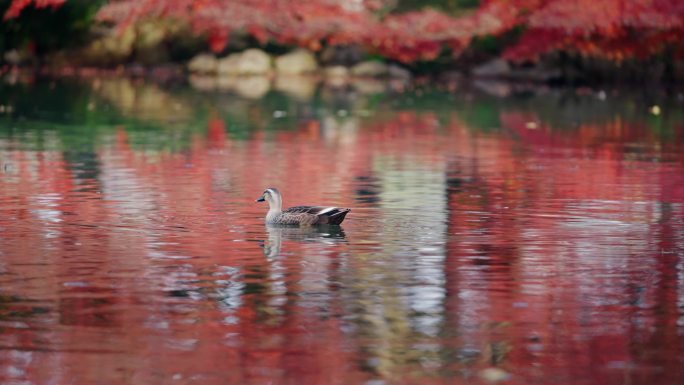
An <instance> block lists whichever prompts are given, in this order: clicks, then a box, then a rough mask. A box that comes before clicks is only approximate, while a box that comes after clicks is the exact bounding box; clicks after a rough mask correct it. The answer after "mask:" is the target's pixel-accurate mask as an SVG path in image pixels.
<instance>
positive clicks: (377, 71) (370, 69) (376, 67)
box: [351, 61, 389, 77]
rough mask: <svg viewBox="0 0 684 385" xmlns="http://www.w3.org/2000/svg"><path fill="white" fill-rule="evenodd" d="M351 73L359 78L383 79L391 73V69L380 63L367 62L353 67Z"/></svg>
mask: <svg viewBox="0 0 684 385" xmlns="http://www.w3.org/2000/svg"><path fill="white" fill-rule="evenodd" d="M351 73H352V75H354V76H359V77H381V76H386V75H387V74H388V73H389V68H388V67H387V64H385V63H382V62H379V61H365V62H361V63H359V64H357V65H355V66H353V67H352V68H351Z"/></svg>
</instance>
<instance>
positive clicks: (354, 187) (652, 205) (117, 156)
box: [0, 86, 684, 384]
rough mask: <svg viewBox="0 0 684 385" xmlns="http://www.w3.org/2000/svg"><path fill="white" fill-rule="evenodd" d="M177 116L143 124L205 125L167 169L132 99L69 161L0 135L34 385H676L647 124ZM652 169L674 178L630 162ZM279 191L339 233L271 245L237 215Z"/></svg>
mask: <svg viewBox="0 0 684 385" xmlns="http://www.w3.org/2000/svg"><path fill="white" fill-rule="evenodd" d="M113 87H114V86H113ZM116 87H118V86H116ZM116 87H114V88H116ZM124 87H128V86H124ZM131 87H133V88H135V87H134V86H131ZM114 88H112V89H114ZM159 90H160V89H156V91H153V92H150V94H155V93H156V92H157V91H159ZM108 92H109V91H108ZM112 92H114V91H112ZM160 92H166V91H160ZM103 95H104V94H103ZM188 95H193V96H194V94H183V93H180V94H172V96H155V97H157V98H159V99H158V100H164V102H149V103H141V104H140V106H141V107H140V108H143V109H144V108H152V109H156V108H159V109H163V108H164V107H162V106H163V105H166V103H167V102H168V101H170V100H177V101H179V102H180V103H181V104H185V105H188V106H194V107H197V110H196V111H198V112H192V113H196V114H198V115H200V117H199V119H200V120H201V121H202V122H203V123H201V124H200V127H199V128H198V127H195V126H193V127H191V128H189V127H186V128H183V127H180V128H179V126H182V124H180V125H173V126H174V127H173V129H174V130H184V129H187V130H190V134H189V135H186V136H183V137H182V138H176V139H173V140H177V141H178V142H179V143H182V146H177V147H170V148H166V150H162V149H160V148H159V147H153V146H150V143H155V141H156V140H160V139H158V138H155V137H156V136H163V135H162V132H160V131H159V130H158V129H155V128H154V127H148V126H145V125H144V124H140V123H139V122H140V121H142V122H145V121H156V119H158V118H161V120H159V121H161V122H163V121H166V120H164V119H167V117H163V116H162V117H160V116H158V115H155V114H149V113H147V112H146V111H144V110H136V108H137V107H136V106H133V105H131V104H130V103H128V102H127V103H128V104H126V103H123V102H122V104H117V103H114V102H113V103H114V104H116V105H120V106H129V107H126V108H131V109H129V110H126V109H125V108H123V107H122V111H129V112H130V113H131V115H132V116H134V117H135V119H140V121H137V120H128V121H126V124H127V125H126V127H119V128H114V127H108V128H104V129H102V131H100V132H99V133H98V135H99V136H95V138H94V139H92V141H91V142H89V143H88V145H87V146H75V147H76V148H75V149H74V151H71V149H67V150H64V151H62V148H61V147H62V146H64V142H62V139H61V138H60V136H59V135H55V134H54V132H52V131H49V130H48V131H46V132H45V133H44V135H43V137H44V138H50V139H49V143H48V144H49V145H48V144H45V147H46V148H48V149H53V150H54V149H59V151H50V150H44V151H37V152H32V151H24V150H23V149H21V146H20V145H21V143H23V141H24V140H25V138H26V137H30V136H31V135H32V134H33V132H32V131H30V130H28V132H26V133H23V134H22V135H17V136H16V137H10V136H8V134H6V133H3V139H0V149H1V150H0V153H1V154H2V156H1V157H0V159H1V160H2V162H3V163H11V164H12V165H13V166H12V167H11V168H8V169H7V170H8V171H0V172H4V173H3V174H2V178H0V201H1V202H3V205H5V203H6V204H7V206H6V208H5V207H3V213H2V214H3V215H2V216H0V228H2V229H3V237H0V251H2V252H3V254H2V258H3V263H4V265H0V269H5V270H4V271H9V273H11V274H14V275H15V276H18V277H35V278H36V279H27V280H26V281H25V282H24V281H9V283H8V284H7V285H3V296H2V298H3V300H2V301H1V302H2V305H1V306H5V304H6V303H7V302H8V301H6V300H5V298H11V300H10V301H9V302H10V303H12V302H13V301H14V302H17V303H16V304H15V303H12V304H11V305H10V306H15V307H18V308H21V307H22V306H25V304H24V302H26V301H39V302H40V305H39V306H37V308H38V309H43V310H39V311H37V312H33V313H31V314H30V317H27V318H28V319H29V321H26V320H21V322H35V323H36V324H40V325H42V327H43V329H39V328H35V329H32V328H29V329H27V330H26V331H22V332H19V331H13V332H8V333H10V334H12V333H16V336H17V338H15V339H14V340H12V343H14V344H15V345H16V346H20V347H34V345H29V344H30V343H35V344H37V346H39V347H40V348H43V349H52V350H54V351H56V352H53V353H50V354H43V355H36V357H33V358H32V359H33V360H34V361H33V363H32V364H30V365H25V367H26V368H27V369H26V373H25V377H27V378H29V379H32V380H34V382H41V381H40V379H41V378H42V377H41V376H47V375H49V374H50V373H51V370H50V368H54V367H55V366H56V365H60V367H62V368H65V369H63V372H64V373H65V374H64V375H65V376H68V375H69V374H71V373H75V371H76V369H72V368H77V367H82V365H83V364H84V362H87V363H88V364H92V365H91V366H92V367H100V368H103V369H102V370H106V371H107V372H108V373H117V371H116V368H117V367H124V368H125V369H126V370H127V371H128V374H125V375H126V376H131V375H132V376H134V377H135V378H136V380H140V381H142V382H155V381H157V382H158V381H159V379H160V378H162V379H163V380H165V382H169V381H170V380H171V379H172V378H173V376H175V375H179V376H181V378H182V379H183V378H188V377H189V376H192V375H194V374H197V373H203V374H204V375H206V376H207V377H206V378H204V379H203V381H205V382H206V383H209V384H211V383H225V382H226V379H228V380H229V382H234V383H258V382H260V381H262V382H265V381H266V380H274V381H275V382H278V381H280V382H287V381H288V379H289V378H294V377H297V378H298V379H299V380H300V381H301V383H331V384H334V383H339V384H342V383H360V382H363V381H365V380H368V379H369V378H377V377H380V378H385V379H388V380H389V381H396V382H401V381H403V380H404V379H406V378H408V380H407V381H409V382H411V381H413V377H410V376H408V374H410V373H413V374H414V375H415V376H416V377H415V379H416V380H415V381H414V382H415V383H419V382H420V381H422V380H424V379H425V377H426V376H429V375H430V374H434V373H437V374H436V375H437V376H451V377H454V376H467V373H468V370H469V369H471V368H481V367H484V366H490V365H499V366H503V367H504V368H506V369H507V370H509V371H513V372H515V373H517V374H518V375H519V376H520V377H521V378H525V379H528V378H531V379H535V378H538V377H537V376H538V375H539V373H542V374H546V375H548V373H551V374H553V375H557V376H558V378H564V379H569V378H570V376H571V375H578V376H579V375H581V376H584V377H587V378H594V379H597V380H600V381H599V382H612V381H617V380H616V376H617V374H616V373H612V372H609V371H608V373H607V372H606V370H605V367H606V365H610V362H618V363H620V362H627V365H631V363H632V362H635V364H636V365H641V364H644V365H646V364H648V365H652V366H660V367H664V368H665V370H664V371H663V373H667V374H663V377H662V378H663V379H664V380H665V381H666V382H668V381H669V382H672V383H675V381H676V380H678V378H676V376H678V373H679V372H678V370H677V366H676V365H677V362H676V359H674V358H672V357H679V356H681V338H680V337H679V331H680V329H681V328H680V327H679V326H678V325H677V322H679V318H681V317H680V314H679V313H680V312H679V310H678V307H677V306H678V301H680V300H681V298H684V293H682V290H681V289H680V288H681V287H682V284H681V277H680V275H678V274H677V271H678V270H677V269H678V266H679V264H681V257H680V255H681V252H680V251H681V250H682V248H683V247H684V245H683V244H682V242H681V239H683V238H684V234H682V232H683V231H684V230H683V228H684V223H682V220H681V218H682V217H684V215H683V214H684V212H683V210H684V209H683V204H682V202H681V197H682V196H683V195H684V194H682V191H681V189H682V185H684V182H683V181H682V175H684V173H682V163H681V162H680V161H678V160H676V159H671V158H672V157H676V154H675V155H672V151H671V150H672V149H673V148H677V146H681V140H680V137H679V136H676V135H681V134H676V133H677V132H679V131H677V130H680V129H673V130H674V132H675V136H674V137H675V138H676V139H675V140H674V142H673V143H669V144H662V147H659V146H661V144H659V141H661V140H662V139H661V138H659V137H657V136H655V135H653V134H652V132H651V130H650V129H649V128H648V127H647V126H644V125H639V124H636V125H629V126H626V125H623V126H620V125H619V124H618V123H615V122H613V123H609V124H596V125H595V126H580V127H578V128H576V129H574V130H563V131H558V130H553V129H552V128H551V126H549V124H548V123H544V122H543V121H542V119H539V118H538V117H537V116H534V115H530V114H522V113H521V114H518V115H516V114H514V113H511V112H509V111H504V112H502V113H500V114H498V116H497V119H498V121H499V123H501V124H500V126H501V127H499V130H500V132H497V133H495V134H493V133H490V132H487V131H482V130H480V128H481V127H479V126H471V125H468V124H465V123H462V121H461V115H460V114H458V113H453V112H450V111H443V110H440V111H438V113H434V112H431V111H430V106H429V105H425V104H422V105H421V102H420V101H419V100H418V99H416V100H414V102H415V104H416V105H417V106H414V107H410V106H404V107H402V108H401V109H400V111H395V110H393V107H392V103H394V101H390V100H389V99H391V97H388V98H389V99H388V100H382V99H381V98H380V99H373V98H368V99H364V98H361V99H360V100H357V99H354V98H353V97H352V96H349V95H346V94H333V95H325V94H324V95H323V96H322V97H323V98H324V99H323V100H322V101H321V100H318V101H316V102H317V103H318V102H320V103H321V106H318V107H312V106H311V102H309V101H302V100H296V101H293V100H291V99H289V98H287V97H286V96H284V94H280V93H269V94H267V95H266V96H265V97H264V98H263V99H259V100H246V99H240V98H235V97H234V96H232V95H229V94H222V93H217V94H214V95H205V96H203V97H198V100H195V101H193V102H192V103H190V99H189V96H188ZM413 97H415V96H413ZM174 98H175V99H174ZM435 103H436V102H435ZM451 103H456V104H458V102H456V101H452V102H451ZM428 104H429V103H428ZM144 106H147V107H144ZM155 106H156V107H155ZM490 107H491V106H490ZM97 108H99V107H97ZM432 108H433V109H434V108H436V107H434V105H433V107H432ZM437 108H439V107H437ZM507 108H508V109H513V110H515V108H514V107H511V106H506V107H505V108H504V107H502V106H497V105H494V107H492V108H490V109H489V110H487V111H493V112H494V113H498V112H501V111H502V110H505V109H507ZM276 109H277V110H281V111H287V112H288V115H287V117H285V118H283V119H274V118H273V114H272V111H273V110H276ZM359 110H364V111H367V112H369V114H371V115H370V116H362V114H357V113H356V112H357V111H359ZM184 111H186V113H187V114H190V113H191V111H189V110H184ZM193 111H194V110H193ZM339 111H345V112H344V113H339ZM416 111H418V112H416ZM345 114H348V115H345ZM205 115H206V116H205ZM178 119H194V118H193V117H192V116H191V115H185V114H181V115H180V117H178ZM202 119H203V120H202ZM281 120H282V121H281ZM276 121H277V122H276ZM528 121H535V122H538V121H542V122H541V123H540V124H539V125H538V126H537V127H536V128H535V129H532V130H530V129H528V128H526V126H525V123H527V122H528ZM205 123H206V124H205ZM108 124H113V123H112V122H109V123H108ZM193 124H194V125H197V123H193ZM236 127H240V128H236ZM501 131H503V133H502V132H501ZM528 131H529V132H528ZM506 135H511V137H508V136H506ZM60 143H61V144H60ZM633 143H639V144H640V146H641V147H640V148H641V150H640V151H642V152H641V154H642V156H638V157H634V158H629V157H628V159H627V160H626V161H625V156H624V154H625V153H626V152H627V153H629V149H630V148H631V147H630V146H633ZM179 148H180V149H182V151H174V149H179ZM658 148H660V149H661V150H658ZM658 151H661V153H662V156H661V157H660V158H659V159H661V160H668V159H669V160H671V161H670V162H669V163H657V162H651V161H647V162H644V161H642V160H643V159H646V160H647V158H648V157H650V156H653V155H654V154H657V152H658ZM270 185H277V186H278V187H279V188H281V189H282V190H283V191H284V193H285V196H286V197H287V199H288V201H287V204H292V205H294V204H298V203H326V202H330V203H336V204H340V205H345V206H351V207H353V209H354V210H353V212H352V215H351V216H350V220H349V222H348V223H347V222H345V226H344V230H343V231H344V232H342V231H340V232H338V233H334V232H332V231H328V230H320V229H299V228H294V229H293V228H284V229H283V228H275V229H274V228H264V227H263V224H262V223H261V218H262V217H263V214H264V213H263V207H258V206H256V205H253V203H252V201H253V198H254V196H255V192H256V193H257V194H258V192H260V191H262V189H263V188H264V187H266V186H270ZM319 200H324V201H323V202H319ZM27 230H29V231H27ZM17 239H22V241H21V242H16V240H17ZM615 240H618V241H615ZM262 243H263V246H264V248H263V249H261V248H260V247H259V245H260V244H262ZM39 281H40V283H39ZM3 282H4V281H3ZM41 311H42V312H44V313H41ZM10 321H20V319H18V318H16V317H15V318H10ZM56 325H59V327H57V326H56ZM29 341H37V342H29ZM102 346H106V347H107V352H108V353H107V354H117V359H116V360H111V362H110V361H106V360H104V359H103V358H102V356H101V354H104V353H103V352H102V351H100V350H97V349H102ZM73 347H76V348H77V350H79V349H80V351H81V353H83V354H85V358H84V356H76V355H70V354H69V353H68V352H63V351H61V350H60V349H61V348H65V349H66V348H73ZM87 352H91V353H87ZM119 355H122V356H126V357H128V358H120V357H119ZM188 355H192V357H193V359H192V360H188V359H187V357H188ZM141 357H142V361H144V363H143V364H141V363H139V362H137V360H140V359H141ZM104 361H106V362H104ZM303 362H305V363H306V365H303V364H302V363H303ZM534 365H538V366H534ZM535 367H538V368H543V369H527V368H535ZM42 368H46V369H42ZM535 370H539V372H535ZM131 373H133V374H131ZM573 373H578V374H573ZM622 374H623V373H620V375H622ZM116 375H117V374H112V376H116ZM101 376H102V374H101V373H98V372H96V371H95V370H93V372H88V373H85V374H84V378H87V379H93V381H95V380H94V379H100V378H101ZM121 376H124V374H121ZM107 378H110V377H107ZM554 378H555V377H554ZM649 378H650V377H649ZM166 380H169V381H166ZM670 380H672V381H670Z"/></svg>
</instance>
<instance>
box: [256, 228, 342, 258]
mask: <svg viewBox="0 0 684 385" xmlns="http://www.w3.org/2000/svg"><path fill="white" fill-rule="evenodd" d="M266 231H267V233H268V239H267V240H266V241H265V242H264V243H263V244H262V246H263V248H264V255H265V256H266V257H267V258H268V259H272V258H276V257H278V256H279V255H280V250H281V248H282V244H283V240H285V241H293V242H299V243H311V244H313V243H318V244H328V245H334V244H339V243H346V241H347V239H346V235H345V233H344V230H343V229H342V228H341V227H340V226H335V225H329V226H325V225H324V226H312V227H299V226H285V225H267V226H266Z"/></svg>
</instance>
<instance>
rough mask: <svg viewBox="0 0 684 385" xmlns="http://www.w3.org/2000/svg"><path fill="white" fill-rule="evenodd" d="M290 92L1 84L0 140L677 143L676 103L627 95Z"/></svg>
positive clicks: (41, 146) (56, 144)
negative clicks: (376, 133)
mask: <svg viewBox="0 0 684 385" xmlns="http://www.w3.org/2000/svg"><path fill="white" fill-rule="evenodd" d="M301 81H302V82H304V81H305V80H301ZM288 87H289V88H286V87H281V88H283V90H279V89H277V87H276V88H275V89H269V90H268V91H267V92H265V93H263V95H257V96H260V97H254V96H253V95H252V96H250V97H245V96H241V95H240V94H239V93H235V92H231V91H225V90H224V91H217V90H211V91H199V90H195V89H193V88H191V87H190V86H189V85H182V84H181V85H178V84H174V85H162V84H155V83H152V82H145V81H141V80H132V79H128V78H108V79H85V80H83V79H81V80H75V79H58V80H51V79H46V80H36V81H31V82H18V83H15V84H6V85H5V86H4V87H3V88H2V90H1V91H0V105H1V106H2V111H1V113H0V137H1V138H5V139H14V141H15V145H19V146H21V148H24V149H33V150H38V151H42V150H63V149H72V150H73V149H79V150H90V149H94V148H96V147H97V146H98V145H100V144H102V143H106V142H108V141H111V140H112V138H113V135H114V134H115V133H116V132H118V131H121V130H123V132H125V133H126V134H127V136H128V137H127V141H128V143H129V144H130V145H131V146H132V147H133V148H136V149H145V150H155V151H183V150H185V149H187V148H188V147H189V146H190V143H191V140H192V138H193V137H195V136H198V135H199V136H200V137H204V136H206V135H207V132H208V129H207V128H208V127H209V126H210V124H211V122H212V121H216V120H217V119H218V121H221V122H223V127H221V130H223V131H225V133H226V134H227V135H228V137H229V138H230V139H231V140H238V141H239V140H246V139H249V138H251V137H252V136H253V135H254V133H255V132H257V131H264V132H266V133H275V132H280V131H290V130H297V129H300V128H302V126H303V125H305V124H307V123H311V122H317V123H318V124H324V123H325V122H326V119H328V120H329V121H331V122H334V123H335V124H337V125H341V124H344V123H345V122H348V121H350V122H352V123H355V119H358V120H359V121H361V122H364V121H381V120H383V119H389V118H391V117H392V116H394V115H396V114H397V113H399V112H402V111H411V112H414V113H418V114H427V113H429V114H432V115H433V116H434V117H435V118H436V119H437V121H438V122H439V125H440V126H444V125H446V124H449V123H452V122H453V120H454V119H457V120H458V121H459V122H461V123H462V124H463V125H464V126H465V127H466V128H467V129H468V130H471V131H473V132H480V133H483V134H487V133H493V132H499V131H501V130H502V128H508V129H510V128H511V127H510V125H511V124H510V122H508V123H507V122H505V121H502V119H505V118H506V117H508V118H510V117H511V115H512V114H513V115H514V114H519V115H521V116H522V119H527V120H528V121H530V122H532V123H534V125H533V126H532V127H534V128H536V127H537V125H543V126H544V127H545V129H547V130H549V131H551V132H553V131H558V132H568V133H570V134H575V133H577V132H578V131H580V130H581V128H582V127H583V126H586V125H595V126H596V127H597V128H598V129H604V128H605V127H606V126H611V125H613V126H614V125H623V124H628V125H639V126H643V127H646V128H647V130H648V131H650V132H652V133H653V134H654V135H655V136H656V140H657V141H662V142H666V141H669V140H672V139H673V137H674V136H675V133H674V127H675V126H676V125H680V124H681V122H682V121H684V112H682V111H684V110H683V109H682V108H680V107H681V104H682V102H681V100H677V98H676V97H674V98H665V97H659V98H654V97H650V98H649V97H647V96H643V95H637V94H634V93H629V92H623V93H612V94H609V95H608V96H605V95H606V94H605V93H603V96H597V95H601V94H600V93H596V92H593V93H592V92H589V93H587V92H584V93H577V92H576V91H574V90H546V89H540V90H538V92H524V93H515V92H503V95H500V94H497V93H502V92H499V91H494V92H492V91H491V90H489V93H488V92H483V91H481V90H478V89H476V88H467V89H464V90H456V91H451V92H446V91H442V90H440V89H438V88H436V87H421V88H419V89H412V88H408V89H406V90H404V91H402V92H397V91H392V90H391V89H390V88H389V87H384V88H383V87H382V85H380V86H378V85H375V88H370V89H369V90H366V91H365V92H360V91H359V90H357V89H354V88H352V87H346V88H329V87H325V86H323V85H317V84H313V85H310V86H309V87H308V88H307V91H306V92H303V91H294V90H293V85H292V84H289V85H288ZM500 87H503V86H500ZM483 89H485V90H487V89H488V88H486V87H485V88H483ZM499 89H500V88H497V89H496V90H499ZM504 89H505V87H504ZM601 92H603V91H601ZM680 99H681V97H680ZM651 105H658V106H659V109H660V110H661V111H662V113H661V114H659V115H658V116H655V115H653V114H651V113H650V112H649V111H650V110H649V108H650V106H651ZM356 123H358V122H356ZM356 123H355V124H356ZM357 125H358V124H357ZM506 126H509V127H506ZM528 128H529V127H528ZM513 131H515V130H513ZM268 136H269V134H267V135H266V138H268ZM514 136H515V135H514Z"/></svg>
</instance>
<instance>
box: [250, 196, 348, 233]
mask: <svg viewBox="0 0 684 385" xmlns="http://www.w3.org/2000/svg"><path fill="white" fill-rule="evenodd" d="M256 201H257V202H264V201H266V202H268V206H269V209H268V213H267V214H266V223H267V224H271V225H299V226H313V225H339V224H341V223H342V221H343V220H344V217H345V216H347V214H348V213H349V212H350V211H351V209H348V208H343V207H332V206H295V207H290V208H289V209H287V210H284V211H283V196H282V195H281V194H280V191H278V189H277V188H274V187H270V188H267V189H266V190H264V193H263V194H261V196H260V197H259V198H258V199H257V200H256Z"/></svg>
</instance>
